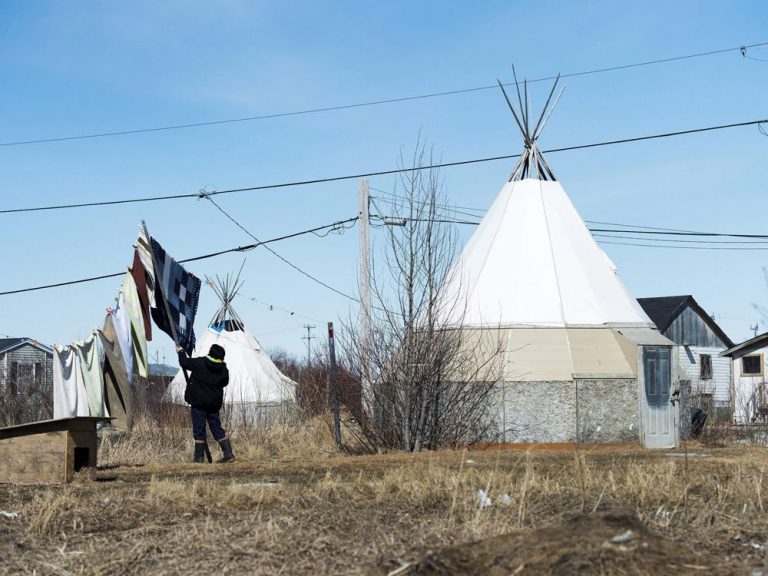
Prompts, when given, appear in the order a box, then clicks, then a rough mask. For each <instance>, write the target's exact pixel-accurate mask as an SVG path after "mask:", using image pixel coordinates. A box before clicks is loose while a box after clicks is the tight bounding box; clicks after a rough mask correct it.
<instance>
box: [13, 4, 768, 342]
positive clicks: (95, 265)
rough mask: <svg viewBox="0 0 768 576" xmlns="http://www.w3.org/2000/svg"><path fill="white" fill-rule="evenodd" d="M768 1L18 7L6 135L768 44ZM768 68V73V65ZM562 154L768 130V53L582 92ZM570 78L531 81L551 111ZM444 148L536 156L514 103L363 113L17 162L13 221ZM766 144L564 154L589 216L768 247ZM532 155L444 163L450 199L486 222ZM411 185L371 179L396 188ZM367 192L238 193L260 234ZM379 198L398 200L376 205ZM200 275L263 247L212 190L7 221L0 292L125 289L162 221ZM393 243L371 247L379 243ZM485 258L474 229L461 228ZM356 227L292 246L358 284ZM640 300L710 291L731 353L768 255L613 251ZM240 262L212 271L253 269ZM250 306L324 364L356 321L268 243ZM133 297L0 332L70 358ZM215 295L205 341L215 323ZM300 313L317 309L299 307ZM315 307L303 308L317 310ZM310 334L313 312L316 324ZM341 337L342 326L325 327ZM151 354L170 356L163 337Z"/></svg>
mask: <svg viewBox="0 0 768 576" xmlns="http://www.w3.org/2000/svg"><path fill="white" fill-rule="evenodd" d="M766 21H768V5H766V4H765V3H764V2H760V1H741V2H729V3H723V2H714V1H713V2H702V1H695V2H694V1H691V2H685V1H680V2H674V3H670V2H661V1H658V2H643V3H625V2H608V1H603V2H600V1H596V2H589V3H587V2H578V3H576V2H565V1H562V2H554V1H544V2H508V1H507V2H473V3H469V2H430V1H423V2H325V3H321V2H309V1H307V2H274V3H264V2H245V1H242V2H241V1H236V0H228V1H225V0H220V1H211V0H207V1H202V0H201V1H192V0H190V1H184V2H182V1H165V2H151V1H136V2H130V3H128V2H124V3H115V2H104V3H85V2H82V3H63V2H24V1H20V0H19V1H8V0H6V1H5V2H2V3H0V51H2V54H3V58H2V59H1V60H0V78H2V90H0V114H2V119H3V123H2V126H3V129H2V133H1V135H0V140H1V141H3V142H8V141H17V140H28V139H36V138H45V137H56V136H68V135H78V134H87V133H92V132H101V131H111V130H124V129H134V128H144V127H152V126H162V125H168V124H179V123H188V122H200V121H209V120H219V119H226V118H236V117H242V116H252V115H261V114H271V113H278V112H288V111H293V110H303V109H308V108H318V107H325V106H334V105H339V104H348V103H356V102H363V101H370V100H378V99H386V98H396V97H400V96H409V95H416V94H422V93H429V92H436V91H443V90H452V89H461V88H467V87H474V86H484V85H489V84H493V83H494V82H495V79H496V78H497V77H500V78H502V79H503V80H505V81H508V80H511V65H512V64H513V63H514V64H515V66H516V67H517V69H518V71H519V73H520V74H521V75H523V76H526V77H529V78H535V77H540V76H546V75H550V74H554V73H557V72H562V73H568V72H576V71H581V70H588V69H593V68H600V67H605V66H614V65H621V64H626V63H632V62H638V61H645V60H651V59H656V58H665V57H669V56H676V55H681V54H689V53H694V52H702V51H709V50H717V49H721V48H729V47H733V46H740V45H744V44H751V43H756V42H762V41H768V33H766V32H765V29H764V23H765V22H766ZM750 55H752V56H754V57H757V58H762V59H765V60H768V48H767V49H761V50H754V51H751V52H750ZM565 85H566V86H567V89H566V93H565V95H564V97H563V100H562V101H561V103H560V105H559V107H558V109H557V111H556V112H555V115H554V116H553V118H552V120H551V121H550V123H549V125H548V127H547V130H546V131H545V133H544V135H543V136H542V140H541V144H542V147H544V148H553V147H559V146H568V145H572V144H582V143H590V142H597V141H601V140H609V139H615V138H622V137H630V136H636V135H642V134H648V133H656V132H665V131H671V130H682V129H687V128H696V127H700V126H708V125H714V124H720V123H730V122H738V121H745V120H752V119H757V118H766V117H768V107H766V102H765V94H766V88H768V62H762V61H756V60H750V59H745V58H742V57H741V56H740V55H739V54H738V53H737V52H730V53H727V54H722V55H716V56H711V57H707V58H699V59H691V60H685V61H681V62H673V63H669V64H662V65H656V66H648V67H644V68H636V69H630V70H625V71H619V72H611V73H605V74H596V75H590V76H583V77H575V78H568V79H567V80H566V81H565ZM546 89H547V87H546V86H545V85H544V84H537V85H534V86H532V88H531V91H532V95H533V98H534V100H535V102H539V103H541V102H542V100H543V98H544V97H545V95H546V94H545V90H546ZM419 132H421V134H422V136H423V137H424V138H425V139H426V140H427V141H428V142H430V143H432V144H434V146H435V150H436V153H437V154H438V155H439V156H440V157H442V159H444V160H445V161H453V160H463V159H468V158H476V157H484V156H495V155H499V154H511V153H516V152H518V151H519V150H520V148H521V143H520V138H519V135H518V134H517V133H516V130H515V128H514V125H513V120H512V118H511V116H510V114H509V112H508V111H507V109H506V105H505V104H504V102H503V100H502V98H501V96H500V95H499V94H498V93H497V92H496V91H480V92H474V93H469V94H461V95H455V96H446V97H441V98H431V99H426V100H418V101H413V102H406V103H397V104H387V105H381V106H373V107H364V108H357V109H352V110H340V111H333V112H325V113H318V114H311V115H301V116H293V117H283V118H275V119H269V120H262V121H254V122H244V123H237V124H227V125H221V126H211V127H200V128H191V129H187V130H177V131H168V132H159V133H151V134H137V135H128V136H121V137H114V138H97V139H90V140H76V141H70V142H57V143H45V144H35V145H28V146H6V147H0V173H2V182H1V184H0V185H1V186H2V188H3V194H2V196H1V197H0V208H15V207H23V206H35V205H44V204H51V203H57V204H58V203H68V202H88V201H97V200H108V199H117V198H125V197H136V196H154V195H163V194H177V193H190V192H196V191H198V190H200V189H201V188H203V187H206V186H207V187H208V189H219V190H221V189H227V188H237V187H247V186H256V185H261V184H270V183H279V182H286V181H292V180H302V179H309V178H316V177H326V176H336V175H342V174H349V173H357V172H365V171H372V170H380V169H386V168H390V167H394V166H395V165H396V162H397V158H398V155H399V154H400V151H401V150H409V149H411V148H412V147H413V145H414V143H415V141H416V138H417V136H418V134H419ZM766 160H768V138H766V137H765V136H763V135H761V134H760V133H759V132H758V130H757V129H756V128H754V127H751V128H740V129H734V130H728V131H719V132H712V133H707V134H703V135H695V136H685V137H680V138H674V139H668V140H655V141H651V142H645V143H639V144H627V145H621V146H612V147H606V148H597V149H589V150H582V151H576V152H568V153H560V154H552V155H550V156H549V162H550V164H551V165H552V167H553V168H554V170H555V172H556V174H557V175H558V178H559V179H560V181H561V182H562V183H563V185H564V187H565V189H566V190H567V191H568V193H569V195H570V196H571V199H572V200H573V202H574V204H575V205H576V207H577V209H578V210H579V211H580V213H581V215H582V217H583V218H585V219H587V220H604V221H610V222H624V223H630V224H638V225H645V226H660V227H672V228H686V229H697V230H706V231H721V232H737V233H759V234H764V233H767V232H768V226H766V224H765V220H766V216H765V215H766V214H767V213H768V195H766V194H765V167H766V165H767V164H766ZM512 166H513V161H502V162H493V163H484V164H476V165H472V166H467V167H461V168H448V169H445V170H444V171H443V177H444V179H445V185H446V190H447V193H448V195H449V197H450V200H451V202H453V203H455V204H457V205H462V206H473V207H478V208H487V207H488V206H489V205H490V203H491V202H492V200H493V198H494V197H495V195H496V194H497V192H498V191H499V189H500V188H501V186H502V185H503V183H504V182H505V178H506V177H507V175H508V173H509V171H510V170H511V168H512ZM393 183H394V178H393V177H379V178H372V179H371V186H372V187H375V188H379V189H383V190H391V189H392V187H393ZM357 186H358V184H357V182H355V181H348V182H337V183H329V184H321V185H315V186H307V187H301V188H283V189H278V190H267V191H260V192H252V193H244V194H239V195H231V196H221V197H219V198H218V201H219V202H220V203H221V205H222V207H224V208H225V209H226V210H228V211H231V212H232V213H233V214H235V215H236V217H237V218H238V219H240V221H241V222H242V223H243V224H244V225H245V226H246V227H248V228H249V229H250V230H251V231H252V232H253V233H254V234H256V235H257V236H259V237H260V238H271V237H275V236H281V235H283V234H287V233H291V232H295V231H299V230H302V229H305V228H311V227H313V226H316V225H320V224H326V223H329V222H332V221H335V220H340V219H344V218H349V217H353V216H355V215H356V212H357ZM374 194H375V193H374ZM141 219H145V220H146V221H147V223H148V225H149V227H150V230H151V232H152V233H153V235H154V236H156V237H157V238H158V239H159V240H160V241H161V242H162V243H163V244H164V245H165V247H166V248H167V249H168V250H169V251H170V252H171V253H172V254H174V255H175V256H177V257H179V258H184V257H189V256H195V255H198V254H203V253H206V252H212V251H216V250H220V249H225V248H229V247H233V246H237V245H241V244H245V243H248V242H249V241H250V239H249V238H248V237H247V236H245V235H244V233H243V232H242V231H241V230H239V229H237V228H236V227H235V226H233V225H232V224H231V223H230V222H228V221H227V220H226V219H225V218H224V217H223V216H222V215H221V214H220V213H219V212H218V211H216V210H215V208H214V207H212V206H211V205H210V204H209V203H207V202H204V201H199V200H195V199H186V200H176V201H168V202H158V203H145V204H135V205H124V206H115V207H101V208H86V209H80V210H69V211H55V212H47V213H29V214H11V215H0V243H2V246H3V247H4V248H5V249H4V250H3V255H4V260H5V265H4V266H3V267H2V272H0V291H5V290H11V289H16V288H23V287H27V286H34V285H38V284H47V283H50V282H56V281H62V280H70V279H77V278H81V277H86V276H92V275H99V274H105V273H110V272H117V271H120V270H122V269H124V268H125V267H126V266H127V265H128V264H130V261H131V256H132V248H131V244H132V242H133V240H134V238H135V235H136V229H137V225H138V223H139V221H140V220H141ZM382 233H383V232H382V231H378V230H374V231H373V239H374V242H381V240H382V239H383V237H378V236H377V235H379V234H382ZM460 233H461V235H460V237H461V241H462V242H463V241H465V240H466V239H467V237H468V235H469V234H470V233H471V230H469V229H467V227H464V228H463V229H462V230H460ZM357 242H358V238H357V229H352V230H349V231H347V232H346V233H345V234H344V235H330V236H328V237H326V238H317V237H315V236H311V235H310V236H305V237H302V238H298V239H294V240H288V241H285V242H282V243H279V244H275V245H273V247H274V248H275V250H277V251H278V252H280V253H281V254H282V255H284V256H285V257H286V258H288V259H290V260H291V261H293V262H295V263H296V264H297V265H299V266H301V267H302V268H304V269H306V270H307V271H308V272H310V273H311V274H313V275H315V276H317V277H319V278H321V279H322V280H324V281H326V282H328V283H329V284H332V285H333V286H335V287H337V288H339V289H341V290H343V291H345V292H350V293H355V292H356V290H357V281H356V267H357V254H358V243H357ZM604 249H605V250H606V252H607V253H608V254H609V256H610V257H611V258H612V259H613V260H614V262H615V263H616V264H617V266H618V267H619V270H620V272H621V274H622V277H623V278H624V280H625V282H626V284H627V285H628V286H629V288H630V290H631V291H632V292H633V293H634V295H635V296H638V297H642V296H658V295H673V294H688V293H691V294H693V295H694V296H695V297H696V298H697V300H698V301H699V302H700V304H702V306H704V308H705V309H707V310H708V311H710V312H714V313H715V315H716V317H717V319H718V321H719V322H720V323H721V325H722V326H723V328H724V329H725V330H726V332H727V333H728V334H729V335H730V336H731V338H733V339H734V340H737V341H738V340H741V339H744V338H746V337H748V336H750V335H751V332H750V330H749V326H750V324H754V322H755V321H757V320H759V321H760V322H761V330H764V329H768V319H765V323H763V319H762V318H761V317H760V314H759V313H758V312H757V311H756V310H755V309H754V305H755V304H759V305H763V304H768V287H767V286H766V283H765V280H764V278H763V267H764V266H766V265H767V264H768V252H761V251H749V252H747V251H744V252H732V251H708V250H707V251H704V250H701V251H698V250H672V249H656V250H655V249H649V248H638V247H631V246H614V245H611V246H608V245H606V246H604ZM242 262H243V256H242V255H231V256H224V257H220V258H216V259H211V260H206V261H202V262H197V263H194V264H191V265H190V266H189V268H190V270H191V271H193V272H195V273H196V274H198V275H199V276H201V277H202V276H204V275H215V274H225V273H227V272H230V271H234V270H236V269H237V268H239V266H240V264H241V263H242ZM243 277H244V279H245V286H244V287H243V293H244V294H245V295H247V296H250V297H255V298H257V299H258V300H259V301H261V302H264V303H267V304H272V305H273V307H275V308H274V309H273V310H271V311H270V310H269V308H268V306H266V305H264V304H262V303H260V302H252V301H249V300H246V299H242V300H241V301H240V303H239V305H238V309H239V311H240V313H241V315H242V316H243V317H244V319H245V320H246V323H247V324H248V325H249V327H250V328H251V330H252V331H253V332H254V333H255V334H256V335H257V337H259V338H260V340H261V341H262V343H263V345H264V346H265V347H266V348H273V347H277V346H279V347H282V348H285V349H287V350H289V351H290V352H294V353H297V354H301V353H303V351H304V343H303V342H302V340H301V339H300V338H301V336H302V335H303V334H304V333H305V332H304V331H303V330H302V324H304V323H305V322H309V323H311V324H316V325H318V327H319V328H321V327H322V323H324V322H327V321H329V320H333V321H337V320H338V319H339V318H340V317H346V316H347V314H348V313H349V311H350V307H351V306H353V305H352V304H350V302H349V301H347V300H345V299H344V298H343V297H341V296H338V295H336V294H334V293H332V292H329V291H327V290H326V289H324V288H322V287H320V286H318V285H317V284H314V283H313V282H311V281H310V280H308V279H306V278H304V277H303V276H301V275H299V274H297V273H296V272H295V271H294V270H292V269H291V268H289V267H288V266H286V265H285V264H284V263H282V262H280V261H279V260H278V259H276V258H275V257H274V256H272V255H271V254H269V253H268V252H266V251H263V250H257V251H254V252H251V253H249V254H248V255H247V259H246V261H245V268H244V274H243ZM118 287H119V281H118V280H115V279H113V280H103V281H99V282H94V283H90V284H82V285H76V286H70V287H65V288H59V289H54V290H47V291H40V292H32V293H28V294H20V295H13V296H2V297H0V333H3V334H10V335H26V336H32V337H35V338H38V339H40V340H41V341H45V342H50V343H67V342H70V341H72V340H74V339H78V338H82V337H84V336H87V334H88V333H89V332H90V331H91V330H92V329H93V328H94V327H96V326H97V325H100V324H101V322H102V320H103V315H104V309H105V308H106V307H107V306H110V305H111V304H112V301H113V299H114V296H115V294H116V292H117V289H118ZM216 304H217V301H216V298H215V296H214V294H213V293H212V292H211V291H205V292H204V293H203V295H202V297H201V309H200V313H199V318H198V323H197V329H198V331H200V330H202V329H203V328H204V326H205V324H206V322H207V321H208V320H209V318H210V317H211V315H212V314H213V312H214V310H215V308H216ZM279 308H282V309H286V310H291V311H294V312H296V314H294V315H293V316H291V315H289V314H287V313H285V312H283V311H281V310H279ZM300 315H301V316H300ZM307 317H308V318H312V319H313V320H307ZM318 334H320V330H318ZM153 344H154V345H153V347H152V349H153V350H159V351H160V353H161V355H162V353H163V352H165V353H166V354H168V353H170V349H171V342H170V340H169V339H168V338H166V337H165V336H164V335H160V336H159V337H157V339H156V340H155V342H154V343H153Z"/></svg>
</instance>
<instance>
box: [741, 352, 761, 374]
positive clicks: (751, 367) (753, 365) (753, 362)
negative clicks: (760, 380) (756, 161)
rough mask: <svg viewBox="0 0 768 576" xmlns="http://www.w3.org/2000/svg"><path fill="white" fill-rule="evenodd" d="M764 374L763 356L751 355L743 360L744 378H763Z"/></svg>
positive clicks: (742, 370)
mask: <svg viewBox="0 0 768 576" xmlns="http://www.w3.org/2000/svg"><path fill="white" fill-rule="evenodd" d="M762 374H763V355H762V354H750V355H749V356H743V357H742V358H741V375H742V376H762Z"/></svg>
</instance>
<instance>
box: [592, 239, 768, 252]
mask: <svg viewBox="0 0 768 576" xmlns="http://www.w3.org/2000/svg"><path fill="white" fill-rule="evenodd" d="M597 242H599V243H600V244H614V245H616V246H637V247H640V248H672V249H678V250H768V246H765V247H762V248H747V247H744V246H733V247H730V246H729V247H725V246H679V245H669V244H639V243H632V242H610V241H608V240H597Z"/></svg>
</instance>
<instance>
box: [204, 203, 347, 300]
mask: <svg viewBox="0 0 768 576" xmlns="http://www.w3.org/2000/svg"><path fill="white" fill-rule="evenodd" d="M201 194H205V196H204V197H205V199H206V200H208V201H209V202H210V203H211V204H213V205H214V206H215V207H216V208H217V209H218V211H219V212H221V213H222V214H224V216H226V217H227V219H229V221H230V222H232V223H233V224H234V225H235V226H237V227H238V228H240V230H242V231H243V232H245V233H246V234H248V236H250V237H251V238H253V239H254V240H255V241H256V242H258V243H260V244H263V243H262V242H261V240H259V239H258V238H256V236H254V235H253V234H252V233H251V232H250V231H249V230H248V229H247V228H246V227H245V226H243V225H242V224H240V222H238V221H237V220H236V219H235V218H234V216H232V215H231V214H230V213H229V212H227V211H226V210H224V208H222V207H221V206H220V205H219V204H217V203H216V201H215V200H214V199H213V198H211V197H210V193H209V192H206V193H202V192H201ZM264 248H265V249H266V250H267V251H268V252H269V253H270V254H272V255H273V256H275V257H277V258H279V259H280V260H281V261H282V262H284V263H285V264H288V266H290V267H291V268H293V269H294V270H296V271H297V272H299V273H300V274H303V275H304V276H306V277H307V278H309V279H310V280H312V281H313V282H316V283H317V284H320V286H323V287H325V288H327V289H328V290H331V291H332V292H335V293H336V294H339V295H340V296H344V297H345V298H348V299H349V300H352V301H354V302H359V300H358V299H357V298H355V297H354V296H350V295H349V294H346V293H344V292H342V291H341V290H338V289H336V288H334V287H333V286H331V285H329V284H326V283H325V282H323V281H322V280H320V279H319V278H316V277H315V276H312V274H310V273H309V272H307V271H306V270H303V269H301V268H299V267H298V266H296V264H294V263H293V262H291V261H290V260H288V259H287V258H285V257H283V256H281V255H280V254H278V253H277V252H275V251H274V250H273V249H272V248H270V247H269V246H264Z"/></svg>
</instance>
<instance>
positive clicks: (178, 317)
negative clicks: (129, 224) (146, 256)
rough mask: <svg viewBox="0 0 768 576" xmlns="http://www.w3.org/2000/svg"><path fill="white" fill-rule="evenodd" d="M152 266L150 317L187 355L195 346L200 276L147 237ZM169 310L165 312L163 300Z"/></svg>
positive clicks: (155, 241)
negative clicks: (174, 334) (174, 338)
mask: <svg viewBox="0 0 768 576" xmlns="http://www.w3.org/2000/svg"><path fill="white" fill-rule="evenodd" d="M150 244H151V245H152V254H153V256H154V262H156V266H155V300H156V302H155V307H153V308H152V319H153V320H154V321H155V324H156V325H157V327H158V328H160V330H162V331H163V332H165V333H166V334H168V335H169V336H171V337H173V332H174V331H175V332H176V336H177V339H178V343H179V346H181V347H182V348H183V349H184V350H185V351H186V352H187V354H190V355H191V354H192V352H193V351H194V349H195V329H194V322H195V315H196V314H197V303H198V300H199V298H200V279H199V278H198V277H197V276H195V275H194V274H192V273H190V272H187V271H186V270H185V269H184V267H183V266H182V265H181V264H179V263H178V262H176V260H174V259H173V258H172V257H171V256H170V254H168V253H167V252H166V251H165V250H164V249H163V247H162V246H161V245H160V244H159V243H158V242H157V240H155V239H154V238H150ZM163 297H164V298H165V300H166V301H167V304H168V310H167V311H166V307H165V302H163Z"/></svg>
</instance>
